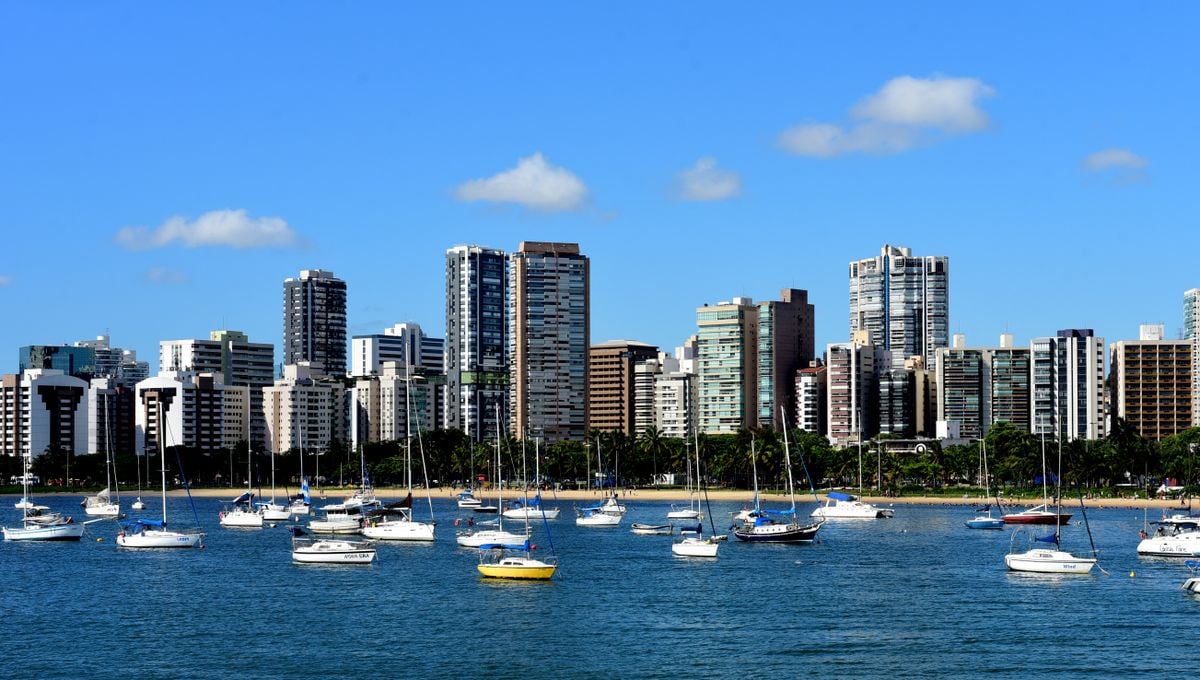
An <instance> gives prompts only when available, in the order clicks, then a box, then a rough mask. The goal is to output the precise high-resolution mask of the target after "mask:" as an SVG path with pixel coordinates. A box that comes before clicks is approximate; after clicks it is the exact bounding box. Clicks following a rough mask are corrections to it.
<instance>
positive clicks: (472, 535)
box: [455, 404, 529, 548]
mask: <svg viewBox="0 0 1200 680" xmlns="http://www.w3.org/2000/svg"><path fill="white" fill-rule="evenodd" d="M500 469H501V464H500V406H499V404H497V405H496V491H497V493H498V501H497V502H498V503H501V504H503V502H504V485H503V484H502V483H501V479H502V477H501V475H500ZM475 526H476V527H484V528H468V529H467V530H466V531H460V532H458V536H456V537H455V541H456V542H457V543H458V544H459V545H461V546H463V547H465V548H478V547H481V546H483V545H516V544H520V543H522V542H524V541H525V539H526V538H528V537H529V534H528V533H526V534H524V535H519V534H514V533H512V532H511V531H505V530H504V516H503V515H501V516H499V517H497V518H496V523H495V525H492V524H491V523H490V522H488V523H486V524H485V523H482V522H481V523H479V524H476V525H475ZM492 526H495V528H494V529H493V528H491V527H492ZM526 531H528V527H526Z"/></svg>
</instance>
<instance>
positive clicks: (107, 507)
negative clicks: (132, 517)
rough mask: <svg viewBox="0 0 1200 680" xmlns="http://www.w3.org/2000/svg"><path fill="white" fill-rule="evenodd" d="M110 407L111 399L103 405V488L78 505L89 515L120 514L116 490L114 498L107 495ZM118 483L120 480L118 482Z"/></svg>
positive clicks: (110, 485) (109, 485)
mask: <svg viewBox="0 0 1200 680" xmlns="http://www.w3.org/2000/svg"><path fill="white" fill-rule="evenodd" d="M111 409H112V402H111V400H110V401H109V402H108V403H107V404H105V406H104V431H105V434H104V482H105V483H104V488H103V489H101V490H100V492H99V493H97V494H96V495H95V496H88V497H87V498H85V499H83V502H81V503H80V504H79V505H80V507H82V508H83V511H84V512H85V513H87V515H88V516H89V517H116V516H118V515H120V514H121V499H120V495H119V492H118V496H117V498H116V500H113V498H112V496H111V495H109V489H111V488H113V476H114V475H113V474H112V471H113V460H112V430H111V428H109V426H108V413H109V411H110V410H111ZM118 484H120V482H118Z"/></svg>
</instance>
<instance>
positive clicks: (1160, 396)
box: [1111, 325, 1192, 439]
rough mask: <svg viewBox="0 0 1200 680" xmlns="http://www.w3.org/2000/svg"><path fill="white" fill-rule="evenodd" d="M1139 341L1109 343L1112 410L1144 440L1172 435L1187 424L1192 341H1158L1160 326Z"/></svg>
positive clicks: (1145, 329)
mask: <svg viewBox="0 0 1200 680" xmlns="http://www.w3.org/2000/svg"><path fill="white" fill-rule="evenodd" d="M1139 338H1140V339H1139V340H1136V341H1135V340H1121V341H1118V342H1115V343H1113V346H1112V369H1111V373H1112V379H1113V383H1114V385H1113V386H1114V390H1113V391H1114V393H1115V394H1114V401H1115V402H1116V403H1115V408H1114V409H1113V410H1114V411H1115V414H1116V415H1117V416H1119V417H1120V418H1122V419H1124V420H1125V422H1126V423H1128V424H1129V425H1130V426H1131V427H1133V428H1134V429H1135V430H1137V432H1138V434H1140V435H1142V436H1143V437H1146V438H1148V439H1162V438H1163V437H1169V436H1171V435H1175V434H1178V433H1180V432H1182V431H1183V430H1186V429H1187V428H1188V427H1189V426H1190V425H1191V421H1192V341H1191V340H1187V339H1184V340H1164V339H1163V327H1162V326H1161V325H1159V326H1149V327H1147V326H1143V327H1142V331H1141V333H1140V334H1139Z"/></svg>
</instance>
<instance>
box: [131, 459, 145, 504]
mask: <svg viewBox="0 0 1200 680" xmlns="http://www.w3.org/2000/svg"><path fill="white" fill-rule="evenodd" d="M141 457H142V458H145V459H146V481H147V482H148V481H150V458H149V456H147V455H145V454H142V456H141ZM134 458H135V460H134V462H135V463H137V466H136V467H137V477H138V496H137V499H136V500H134V501H133V504H132V505H130V506H129V509H130V510H145V509H146V501H143V500H142V462H141V461H139V460H136V458H137V456H134Z"/></svg>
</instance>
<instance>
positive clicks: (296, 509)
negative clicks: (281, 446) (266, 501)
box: [287, 423, 312, 516]
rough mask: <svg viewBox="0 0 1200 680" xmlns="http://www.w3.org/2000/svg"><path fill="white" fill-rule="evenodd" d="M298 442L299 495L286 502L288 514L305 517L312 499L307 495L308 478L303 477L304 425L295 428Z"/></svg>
mask: <svg viewBox="0 0 1200 680" xmlns="http://www.w3.org/2000/svg"><path fill="white" fill-rule="evenodd" d="M297 432H298V434H299V442H300V493H298V494H296V495H295V496H292V497H291V498H290V499H288V500H289V502H288V508H287V511H288V514H289V515H295V516H307V515H308V513H309V509H310V508H311V507H312V497H311V496H310V495H309V494H308V477H305V476H304V424H303V423H301V424H299V426H298V427H297Z"/></svg>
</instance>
